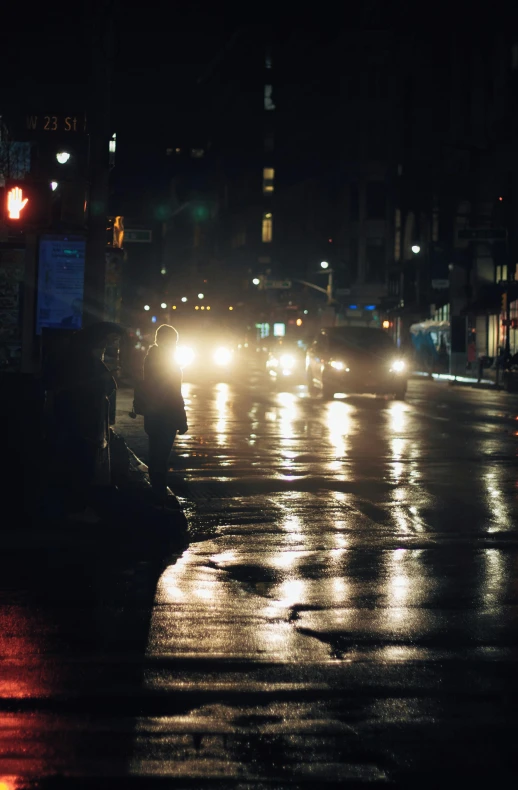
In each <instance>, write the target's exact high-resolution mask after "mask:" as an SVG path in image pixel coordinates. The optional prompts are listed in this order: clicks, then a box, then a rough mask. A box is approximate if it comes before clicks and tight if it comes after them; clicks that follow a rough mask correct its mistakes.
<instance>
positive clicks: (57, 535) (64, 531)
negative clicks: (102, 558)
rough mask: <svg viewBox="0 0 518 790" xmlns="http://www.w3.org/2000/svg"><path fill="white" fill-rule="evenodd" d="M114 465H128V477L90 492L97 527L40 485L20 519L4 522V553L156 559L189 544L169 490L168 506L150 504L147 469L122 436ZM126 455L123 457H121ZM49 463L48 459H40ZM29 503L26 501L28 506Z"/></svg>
mask: <svg viewBox="0 0 518 790" xmlns="http://www.w3.org/2000/svg"><path fill="white" fill-rule="evenodd" d="M114 439H115V442H113V443H114V444H115V445H116V447H117V449H116V452H115V453H114V455H115V456H116V458H114V462H115V463H116V464H117V465H118V466H119V467H120V466H121V465H122V466H124V462H125V464H126V474H125V475H121V474H119V479H118V481H117V482H118V485H117V486H110V487H108V486H106V487H101V486H99V487H96V488H94V489H93V490H92V501H91V502H90V507H91V508H92V510H93V511H95V513H96V514H97V515H98V516H99V518H100V520H99V521H98V522H97V523H84V522H81V521H77V520H74V519H73V518H70V517H67V516H65V515H63V514H62V512H61V501H62V494H63V492H62V491H60V489H59V488H48V489H46V490H45V491H43V492H42V491H38V485H37V484H36V485H35V486H34V488H33V490H32V491H31V492H29V497H27V494H26V496H25V499H27V498H29V499H30V498H31V497H32V502H30V505H29V512H28V511H27V509H24V508H23V507H20V508H19V511H18V513H17V515H16V516H15V517H14V518H11V519H3V520H2V524H1V527H0V550H2V549H4V550H8V549H18V548H23V547H26V548H27V550H32V551H37V550H49V551H73V552H80V553H84V552H86V553H90V552H94V551H102V552H108V553H111V552H116V553H123V554H132V553H137V554H138V555H139V556H155V555H156V554H160V553H164V552H167V551H168V550H169V549H170V548H175V549H176V548H178V547H182V546H184V545H185V544H186V542H187V537H186V536H187V521H186V518H185V515H184V513H183V511H182V510H181V507H180V503H179V502H178V500H177V499H176V497H174V495H173V494H172V493H171V492H170V491H169V494H170V500H171V503H170V506H168V507H167V508H156V507H154V506H153V503H152V500H151V496H150V494H151V486H150V483H149V476H148V472H147V466H146V465H145V464H144V463H143V462H142V461H141V460H140V459H139V458H138V457H137V456H136V455H135V454H134V453H133V451H132V450H130V448H129V447H128V446H127V445H126V442H125V441H124V440H123V439H122V437H121V436H119V435H118V434H115V435H114ZM123 455H125V458H123V457H121V456H123ZM40 463H43V464H44V463H45V459H42V460H40ZM24 504H25V505H27V502H24Z"/></svg>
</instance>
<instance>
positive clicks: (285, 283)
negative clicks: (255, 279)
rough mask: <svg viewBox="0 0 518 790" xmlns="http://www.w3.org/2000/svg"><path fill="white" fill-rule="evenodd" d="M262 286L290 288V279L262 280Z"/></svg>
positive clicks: (266, 287)
mask: <svg viewBox="0 0 518 790" xmlns="http://www.w3.org/2000/svg"><path fill="white" fill-rule="evenodd" d="M263 288H265V289H268V288H291V280H263Z"/></svg>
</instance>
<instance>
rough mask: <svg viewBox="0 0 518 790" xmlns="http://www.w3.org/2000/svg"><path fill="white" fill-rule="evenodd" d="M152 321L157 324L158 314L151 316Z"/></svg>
mask: <svg viewBox="0 0 518 790" xmlns="http://www.w3.org/2000/svg"><path fill="white" fill-rule="evenodd" d="M151 323H152V324H156V315H152V316H151Z"/></svg>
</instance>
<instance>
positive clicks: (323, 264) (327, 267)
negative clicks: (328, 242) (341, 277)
mask: <svg viewBox="0 0 518 790" xmlns="http://www.w3.org/2000/svg"><path fill="white" fill-rule="evenodd" d="M320 265H321V267H322V268H323V269H329V264H328V262H327V261H322V262H321V263H320Z"/></svg>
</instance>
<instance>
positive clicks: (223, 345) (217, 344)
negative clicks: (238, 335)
mask: <svg viewBox="0 0 518 790" xmlns="http://www.w3.org/2000/svg"><path fill="white" fill-rule="evenodd" d="M176 361H177V362H178V364H179V365H180V367H181V368H182V371H183V378H184V381H194V380H198V379H206V378H208V379H211V380H213V381H227V380H228V379H229V378H231V377H232V375H233V373H234V371H235V368H236V359H235V347H234V342H233V339H232V338H229V337H228V336H226V335H219V334H218V333H214V332H212V333H211V332H207V334H206V335H205V334H202V335H198V334H197V335H194V336H193V335H189V333H188V332H185V333H184V332H180V339H179V341H178V347H177V350H176Z"/></svg>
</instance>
